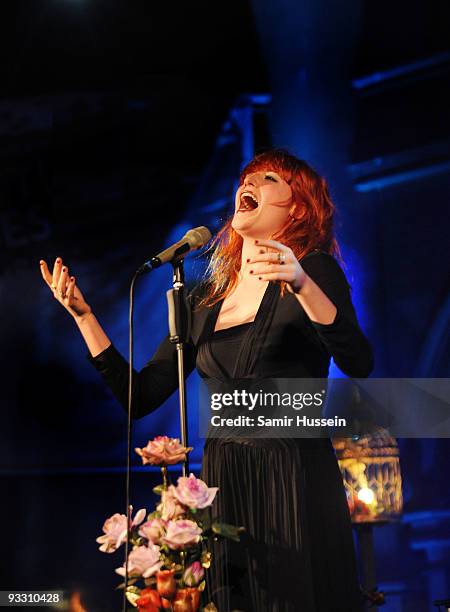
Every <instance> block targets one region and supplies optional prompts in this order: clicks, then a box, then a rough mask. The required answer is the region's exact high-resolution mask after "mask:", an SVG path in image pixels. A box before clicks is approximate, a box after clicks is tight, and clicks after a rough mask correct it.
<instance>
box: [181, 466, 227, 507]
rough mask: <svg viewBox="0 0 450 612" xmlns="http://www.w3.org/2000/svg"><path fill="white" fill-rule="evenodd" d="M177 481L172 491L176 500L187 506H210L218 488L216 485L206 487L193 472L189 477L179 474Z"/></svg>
mask: <svg viewBox="0 0 450 612" xmlns="http://www.w3.org/2000/svg"><path fill="white" fill-rule="evenodd" d="M177 482H178V484H177V487H176V488H175V489H174V492H173V493H174V495H175V496H176V498H177V499H178V501H179V502H181V503H182V504H184V505H185V506H187V507H188V508H194V509H195V508H199V509H201V508H206V507H207V506H210V505H211V504H212V503H213V501H214V498H215V496H216V493H217V491H218V490H219V489H218V487H208V486H207V485H206V483H204V482H203V480H200V479H199V478H196V477H195V476H194V474H190V475H189V478H186V477H185V476H181V477H180V478H178V481H177Z"/></svg>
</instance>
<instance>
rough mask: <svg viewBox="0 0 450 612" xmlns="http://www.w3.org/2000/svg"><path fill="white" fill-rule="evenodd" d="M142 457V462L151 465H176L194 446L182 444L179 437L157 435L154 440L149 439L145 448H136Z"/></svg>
mask: <svg viewBox="0 0 450 612" xmlns="http://www.w3.org/2000/svg"><path fill="white" fill-rule="evenodd" d="M134 450H135V451H136V452H137V454H138V455H140V457H141V458H142V463H143V464H144V465H146V464H147V463H149V464H151V465H174V464H175V463H180V462H181V461H184V460H185V459H186V453H188V452H189V451H191V450H192V447H185V446H183V445H182V444H180V441H179V439H178V438H168V437H167V436H157V437H156V438H155V439H154V440H149V441H148V442H147V446H145V447H144V448H135V449H134Z"/></svg>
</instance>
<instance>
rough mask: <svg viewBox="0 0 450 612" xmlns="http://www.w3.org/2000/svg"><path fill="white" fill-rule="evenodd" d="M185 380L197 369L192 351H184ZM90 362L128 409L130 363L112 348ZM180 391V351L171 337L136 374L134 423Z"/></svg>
mask: <svg viewBox="0 0 450 612" xmlns="http://www.w3.org/2000/svg"><path fill="white" fill-rule="evenodd" d="M184 355H185V374H186V377H187V376H189V374H190V373H191V372H192V370H193V369H194V366H195V355H194V349H193V347H192V346H191V345H190V344H188V345H186V347H185V351H184ZM88 359H89V361H90V362H91V363H92V364H93V365H94V367H95V368H96V369H97V370H98V371H99V372H100V373H101V375H102V377H103V380H104V381H105V383H106V384H107V386H108V387H109V388H110V389H111V391H112V392H113V394H114V395H115V397H116V398H117V400H118V401H119V403H120V404H121V405H122V407H123V408H124V409H125V410H127V409H128V379H129V376H128V369H129V364H128V362H127V360H126V359H125V358H124V357H123V356H122V355H121V354H120V353H119V351H118V350H117V349H116V348H115V347H114V346H113V345H111V346H109V347H108V348H107V349H106V350H104V351H103V352H102V353H100V355H97V357H95V358H94V357H92V356H91V355H88ZM177 388H178V370H177V350H176V346H175V345H174V344H173V343H171V342H170V340H169V336H166V338H165V339H164V340H163V341H162V342H161V344H160V345H159V347H158V349H157V350H156V352H155V354H154V355H153V357H152V359H151V360H150V361H149V362H148V363H147V364H146V365H145V366H144V367H143V368H142V370H141V371H140V372H136V371H135V370H134V374H133V393H132V406H131V409H132V416H133V418H135V419H138V418H140V417H143V416H145V415H146V414H149V413H150V412H153V411H154V410H156V408H158V407H159V406H160V405H161V404H162V403H163V402H165V401H166V399H168V398H169V397H170V396H171V395H172V393H173V392H174V391H175V390H176V389H177Z"/></svg>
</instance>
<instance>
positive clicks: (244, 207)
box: [239, 191, 258, 210]
mask: <svg viewBox="0 0 450 612" xmlns="http://www.w3.org/2000/svg"><path fill="white" fill-rule="evenodd" d="M244 197H247V198H251V199H252V200H253V201H254V202H255V204H256V206H258V200H257V199H256V197H255V196H254V195H253V193H250V191H244V192H242V193H241V198H240V199H241V203H240V206H239V210H254V208H252V206H250V205H248V204H247V203H246V201H245V200H244Z"/></svg>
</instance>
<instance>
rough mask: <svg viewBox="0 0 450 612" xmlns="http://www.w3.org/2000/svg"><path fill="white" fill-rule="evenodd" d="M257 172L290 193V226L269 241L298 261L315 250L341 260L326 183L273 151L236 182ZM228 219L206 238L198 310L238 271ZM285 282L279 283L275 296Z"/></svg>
mask: <svg viewBox="0 0 450 612" xmlns="http://www.w3.org/2000/svg"><path fill="white" fill-rule="evenodd" d="M261 170H263V171H264V170H267V171H270V170H271V171H274V172H276V173H277V174H279V175H280V176H281V178H282V179H284V180H285V181H286V182H287V183H288V184H289V185H290V186H291V189H292V196H293V201H294V203H295V205H296V206H295V209H294V216H292V217H291V219H292V221H291V223H290V224H289V225H288V226H287V227H285V228H284V229H283V230H282V231H281V232H280V233H279V234H278V235H275V234H274V235H272V236H271V238H272V239H274V240H278V241H279V242H282V243H283V244H285V245H286V246H288V247H289V248H291V249H292V251H293V253H294V255H295V256H296V258H297V259H298V260H300V259H302V258H303V257H305V255H308V254H309V253H311V252H312V251H314V250H317V249H319V250H321V251H325V252H326V253H329V254H330V255H334V256H336V257H337V258H338V259H339V260H341V261H342V258H341V254H340V250H339V246H338V243H337V241H336V238H335V237H334V227H333V225H334V215H335V207H334V204H333V202H332V201H331V198H330V194H329V191H328V185H327V182H326V180H325V179H324V178H323V177H322V176H320V175H319V174H317V172H316V171H315V170H313V169H312V168H311V166H309V165H308V164H307V163H306V162H305V161H304V160H302V159H298V158H297V157H295V156H294V155H291V154H290V153H288V152H287V151H285V150H283V149H273V150H270V151H266V152H264V153H261V154H259V155H257V156H256V157H255V158H254V159H253V160H252V161H251V162H250V163H248V164H247V165H246V166H245V168H244V169H243V170H242V172H241V175H240V181H239V184H240V185H242V183H243V181H244V178H245V176H246V175H247V174H251V173H253V172H259V171H261ZM232 220H233V215H231V217H230V218H229V219H228V220H227V221H226V223H225V225H224V226H223V227H222V229H220V230H219V232H218V233H217V234H216V236H215V237H214V239H213V240H212V242H211V244H210V246H209V248H208V250H207V253H211V255H210V259H209V263H208V266H207V268H206V271H205V276H204V282H205V291H204V292H203V297H202V299H201V301H200V302H199V304H198V306H199V307H200V306H212V305H213V304H215V303H216V302H218V301H219V300H222V299H224V298H226V296H227V295H228V294H229V293H231V291H233V289H234V288H235V286H236V284H237V282H238V280H239V273H240V269H241V254H242V243H243V239H242V237H241V236H240V235H239V234H238V233H237V232H236V231H235V230H234V229H233V228H232V227H231V222H232ZM286 284H287V283H286V282H284V281H280V285H281V295H284V293H285V291H286Z"/></svg>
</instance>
